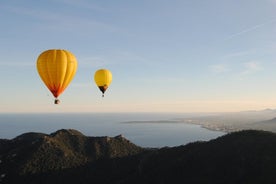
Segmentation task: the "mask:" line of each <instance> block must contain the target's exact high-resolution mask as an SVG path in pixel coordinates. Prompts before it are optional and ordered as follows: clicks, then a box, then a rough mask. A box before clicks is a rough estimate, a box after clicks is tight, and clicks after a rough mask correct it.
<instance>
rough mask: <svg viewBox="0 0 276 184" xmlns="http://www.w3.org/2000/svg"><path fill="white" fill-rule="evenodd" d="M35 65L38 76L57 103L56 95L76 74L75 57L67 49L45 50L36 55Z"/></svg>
mask: <svg viewBox="0 0 276 184" xmlns="http://www.w3.org/2000/svg"><path fill="white" fill-rule="evenodd" d="M36 66H37V71H38V74H39V75H40V78H41V79H42V81H43V82H44V84H45V85H46V86H47V88H48V89H49V90H50V91H51V92H52V94H53V96H54V97H55V104H58V103H59V100H58V99H57V98H58V96H59V95H60V94H61V93H62V92H63V91H64V90H65V89H66V87H67V86H68V85H69V83H70V82H71V81H72V79H73V78H74V76H75V74H76V71H77V67H78V62H77V59H76V57H75V56H74V55H73V54H72V53H71V52H69V51H67V50H60V49H52V50H46V51H44V52H42V53H41V54H40V55H39V56H38V58H37V63H36Z"/></svg>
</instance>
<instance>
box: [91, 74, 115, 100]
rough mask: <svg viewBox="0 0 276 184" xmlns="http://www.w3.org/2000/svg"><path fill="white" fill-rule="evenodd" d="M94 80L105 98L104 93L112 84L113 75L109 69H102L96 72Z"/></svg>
mask: <svg viewBox="0 0 276 184" xmlns="http://www.w3.org/2000/svg"><path fill="white" fill-rule="evenodd" d="M94 80H95V83H96V84H97V86H98V87H99V89H100V90H101V92H102V93H103V95H102V97H104V92H105V91H106V90H107V88H108V86H109V85H110V83H111V82H112V74H111V72H110V71H109V70H107V69H100V70H97V71H96V72H95V75H94Z"/></svg>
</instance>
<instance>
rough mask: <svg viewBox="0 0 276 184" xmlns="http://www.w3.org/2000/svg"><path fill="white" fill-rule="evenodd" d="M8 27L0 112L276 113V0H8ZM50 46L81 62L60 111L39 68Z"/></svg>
mask: <svg viewBox="0 0 276 184" xmlns="http://www.w3.org/2000/svg"><path fill="white" fill-rule="evenodd" d="M0 23H1V29H0V57H1V59H0V84H1V87H0V113H6V112H22V113H25V112H26V113H32V112H69V113H71V112H184V113H185V112H228V111H242V110H259V109H265V108H276V0H224V1H221V0H204V1H203V0H193V1H191V0H139V1H132V0H116V1H111V0H106V1H102V0H47V1H42V0H21V1H19V0H9V1H1V2H0ZM48 49H65V50H68V51H70V52H72V53H73V54H74V55H75V56H76V58H77V60H78V70H77V73H76V75H75V77H74V79H73V81H72V82H71V83H70V85H69V86H68V88H67V89H66V90H65V91H64V92H63V93H62V94H61V95H60V97H59V99H60V101H61V104H59V105H54V104H53V101H54V97H53V96H52V94H51V92H50V91H49V90H48V89H47V88H46V87H45V85H44V83H43V82H42V80H41V79H40V77H39V75H38V73H37V70H36V60H37V57H38V56H39V54H40V53H42V52H43V51H45V50H48ZM100 68H106V69H109V70H110V71H111V72H112V74H113V81H112V84H111V85H110V87H109V88H108V90H107V92H106V93H105V97H104V98H102V97H101V92H100V91H99V89H98V88H97V86H96V85H95V83H94V73H95V71H96V70H98V69H100Z"/></svg>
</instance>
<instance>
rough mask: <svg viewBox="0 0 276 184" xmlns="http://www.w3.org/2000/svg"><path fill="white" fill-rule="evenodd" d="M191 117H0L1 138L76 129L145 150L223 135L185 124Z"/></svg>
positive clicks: (7, 115)
mask: <svg viewBox="0 0 276 184" xmlns="http://www.w3.org/2000/svg"><path fill="white" fill-rule="evenodd" d="M188 116H191V115H190V114H172V113H170V114H164V113H162V114H161V113H160V114H159V113H78V114H77V113H72V114H70V113H64V114H55V113H53V114H45V113H42V114H0V138H2V139H3V138H4V139H12V138H14V137H16V136H18V135H20V134H22V133H26V132H41V133H47V134H49V133H53V132H55V131H57V130H59V129H76V130H78V131H80V132H82V133H83V134H84V135H86V136H111V137H113V136H117V135H119V134H122V135H123V136H124V137H125V138H127V139H128V140H130V141H131V142H133V143H134V144H136V145H139V146H142V147H164V146H169V147H172V146H179V145H185V144H187V143H190V142H195V141H208V140H210V139H214V138H217V137H219V136H222V135H224V134H225V133H224V132H219V131H211V130H207V129H205V128H202V127H200V126H199V125H192V124H186V123H183V122H181V121H179V120H177V119H179V118H187V117H188Z"/></svg>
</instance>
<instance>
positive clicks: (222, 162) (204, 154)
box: [0, 129, 276, 184]
mask: <svg viewBox="0 0 276 184" xmlns="http://www.w3.org/2000/svg"><path fill="white" fill-rule="evenodd" d="M0 166H1V167H0V183H28V184H29V183H30V184H32V183H45V184H46V183H68V184H70V183H113V184H114V183H115V184H116V183H122V184H124V183H125V184H126V183H214V184H216V183H226V184H227V183H229V184H230V183H250V184H252V183H253V184H254V183H275V182H276V134H274V133H271V132H265V131H255V130H246V131H240V132H235V133H230V134H227V135H225V136H222V137H219V138H217V139H214V140H211V141H208V142H195V143H190V144H187V145H184V146H177V147H164V148H160V149H154V148H152V149H151V148H141V147H139V146H136V145H134V144H133V143H131V142H130V141H128V140H127V139H126V138H124V137H123V136H121V135H119V136H116V137H88V136H85V135H83V134H82V133H80V132H78V131H76V130H71V129H69V130H58V131H57V132H54V133H52V134H50V135H47V134H42V133H26V134H23V135H20V136H18V137H16V138H14V139H11V140H3V139H2V140H0Z"/></svg>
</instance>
